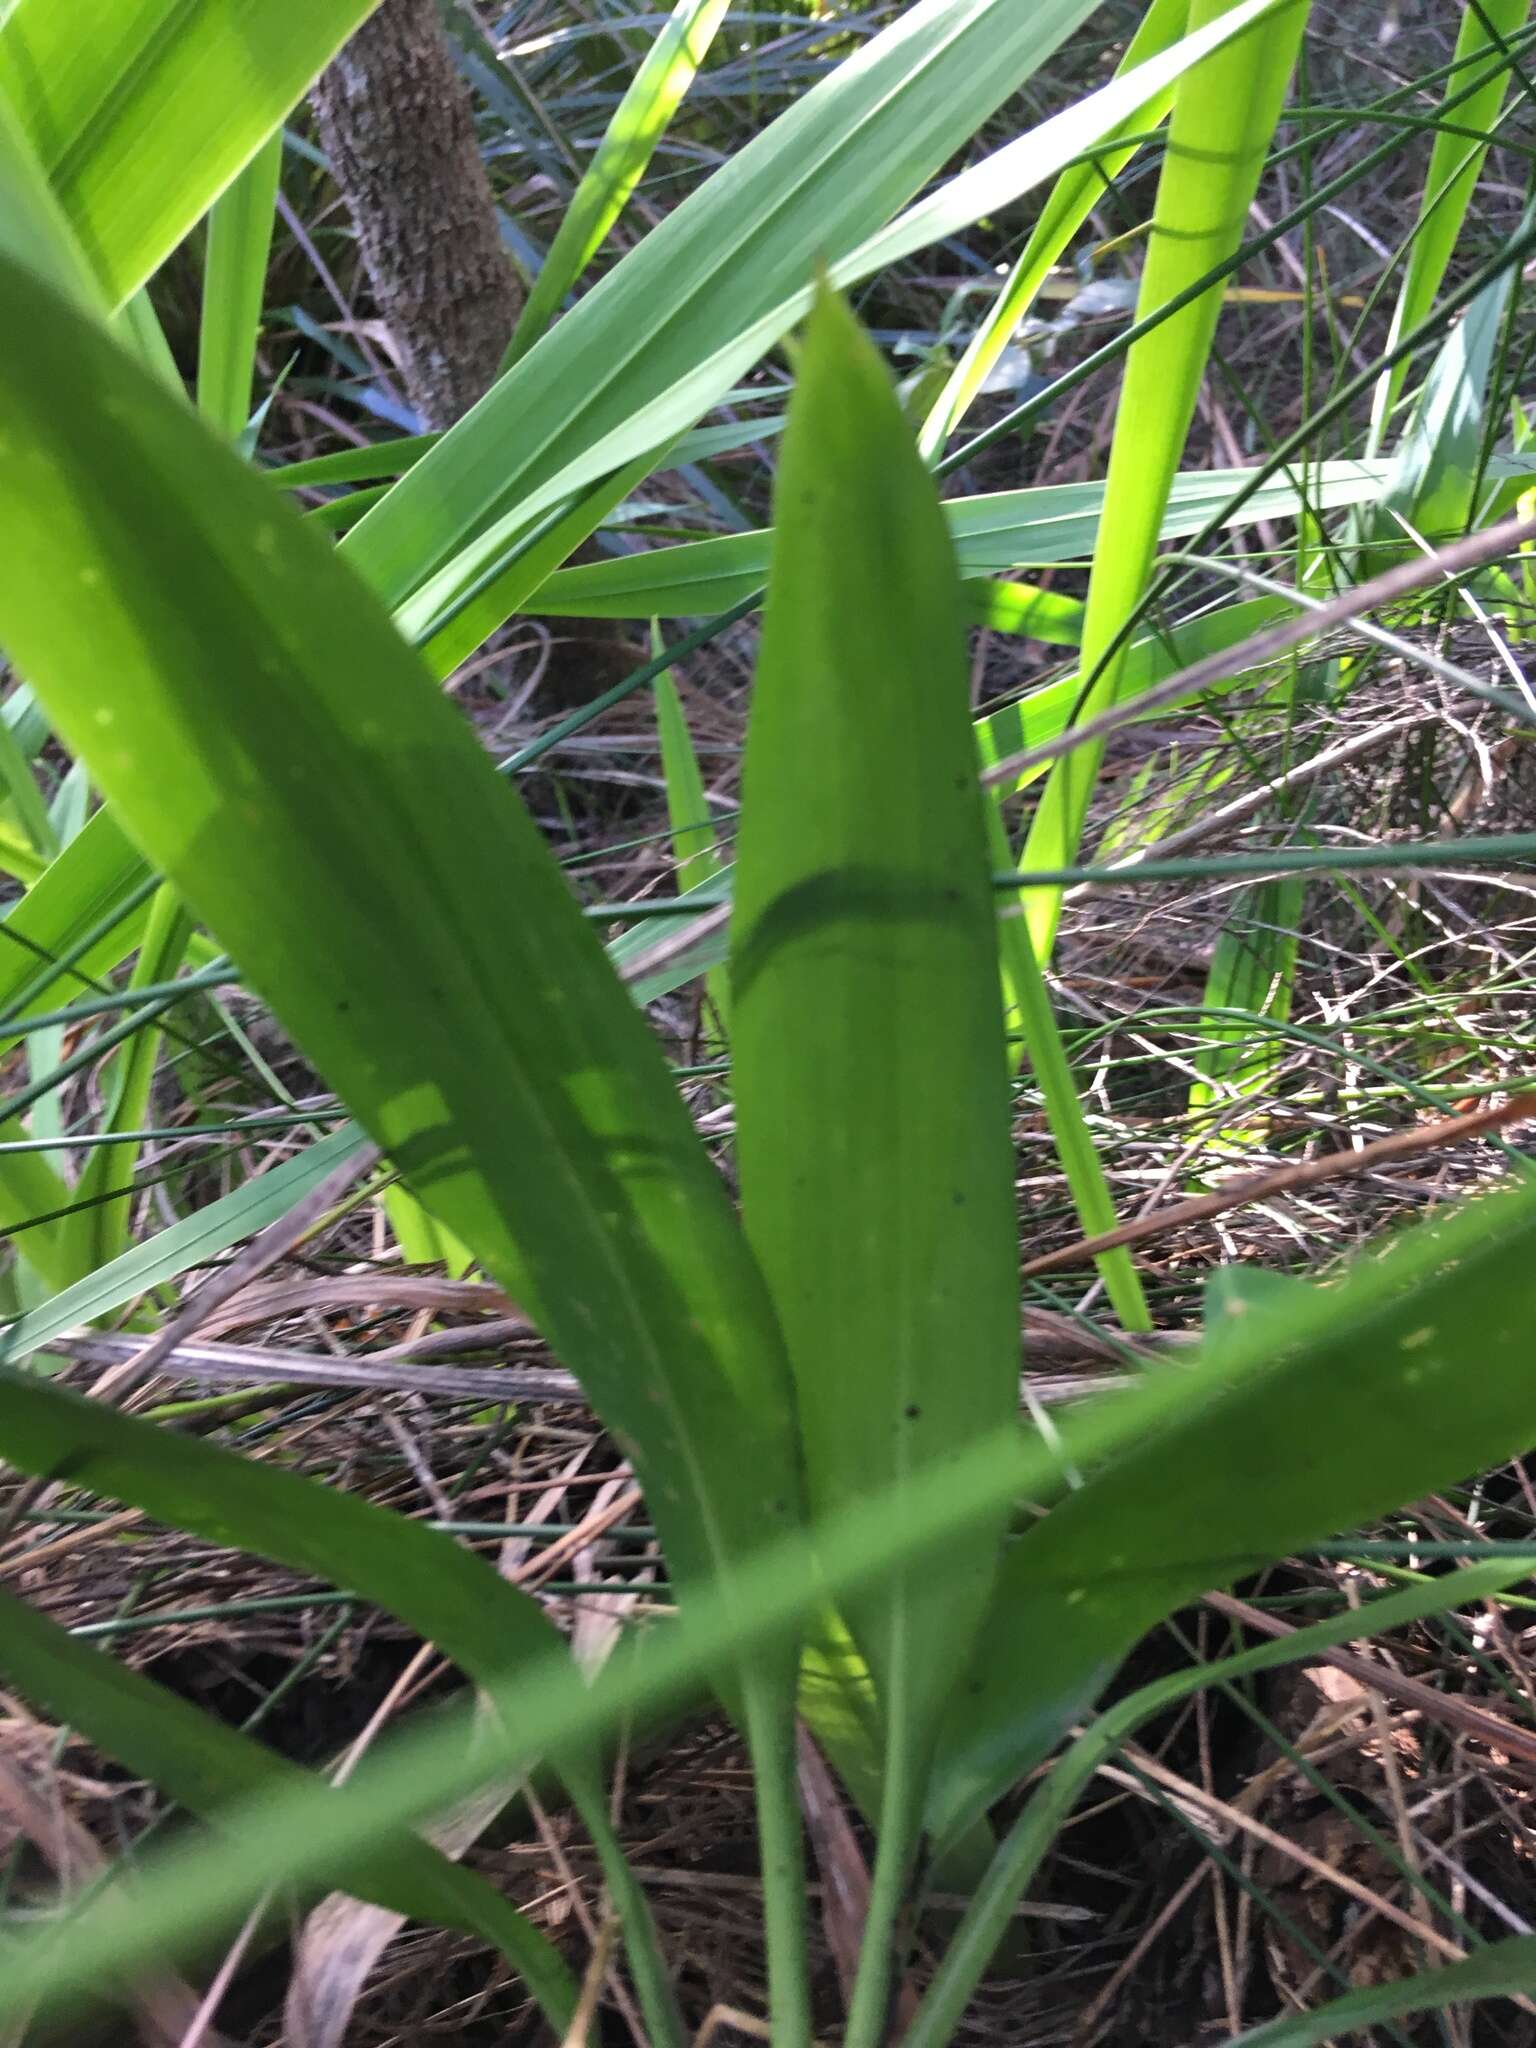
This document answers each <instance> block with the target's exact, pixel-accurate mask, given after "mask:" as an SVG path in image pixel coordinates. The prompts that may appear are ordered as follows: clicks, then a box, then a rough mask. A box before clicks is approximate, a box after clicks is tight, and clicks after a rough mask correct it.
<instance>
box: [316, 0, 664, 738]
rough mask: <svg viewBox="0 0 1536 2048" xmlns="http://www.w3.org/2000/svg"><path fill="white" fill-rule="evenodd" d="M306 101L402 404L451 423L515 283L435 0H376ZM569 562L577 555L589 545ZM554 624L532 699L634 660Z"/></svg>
mask: <svg viewBox="0 0 1536 2048" xmlns="http://www.w3.org/2000/svg"><path fill="white" fill-rule="evenodd" d="M310 104H311V105H312V106H313V108H314V111H315V121H316V125H317V127H318V129H319V133H320V141H321V145H322V147H323V148H324V150H325V153H326V155H327V157H328V158H329V159H330V164H331V171H332V175H333V176H334V177H335V180H336V183H337V186H338V187H339V189H340V191H341V194H342V197H343V198H344V199H345V200H346V202H347V207H348V210H349V211H350V213H351V215H352V220H353V224H354V225H355V227H356V229H357V238H358V246H359V248H360V250H361V253H362V258H363V264H364V267H365V269H366V270H367V273H368V280H369V283H370V284H371V285H372V287H373V296H374V299H375V301H376V303H377V306H378V310H379V312H380V314H381V315H382V316H383V318H384V319H385V321H386V322H387V323H388V325H389V330H390V332H391V334H392V335H393V336H394V339H395V346H396V348H397V349H398V351H399V353H400V357H401V362H402V366H403V369H404V373H405V381H406V388H407V390H408V392H409V394H410V399H411V404H412V405H413V406H414V408H415V409H416V411H417V412H418V413H419V414H420V416H421V421H422V424H423V426H426V427H429V428H443V427H451V426H452V425H453V424H454V422H455V421H456V420H458V419H461V418H462V417H463V415H464V414H465V413H466V412H468V411H469V409H470V407H471V406H472V405H474V404H475V403H476V402H477V401H478V400H479V399H481V398H483V397H484V395H485V393H486V392H487V391H488V390H489V389H490V387H491V385H492V384H493V383H494V382H495V380H496V373H497V371H498V370H499V369H500V367H501V358H502V355H503V353H504V352H505V350H506V346H507V343H508V341H509V340H510V339H511V335H512V329H513V326H514V324H515V322H516V319H517V315H518V312H519V310H520V308H521V304H522V286H521V283H520V281H519V279H518V276H517V273H516V272H515V271H514V270H513V268H512V264H511V261H510V260H509V258H508V256H507V254H506V251H505V250H504V249H503V248H502V244H501V232H500V228H499V226H498V224H497V219H496V202H495V197H494V195H493V193H492V191H491V183H490V179H489V178H488V177H487V176H486V172H485V165H484V163H483V162H482V160H481V156H480V150H479V146H478V144H477V142H476V139H475V124H474V113H473V107H472V104H471V101H470V96H469V92H468V89H467V87H466V86H465V84H464V82H463V80H462V79H461V78H460V76H459V74H458V72H457V71H456V70H455V68H454V64H453V59H452V56H451V55H450V54H449V50H448V46H447V44H446V42H445V40H444V37H443V30H442V27H441V25H440V23H439V21H438V17H437V7H436V4H435V0H384V4H383V6H381V7H380V8H379V9H378V10H377V12H376V13H374V14H372V15H371V16H370V17H369V19H368V20H367V21H366V22H364V24H363V26H362V27H361V28H360V29H359V30H358V31H357V33H356V34H355V35H354V36H353V37H352V40H351V41H350V42H349V43H348V44H347V45H346V47H345V48H344V49H343V50H342V52H341V54H340V55H339V56H338V57H337V58H336V59H335V61H334V62H333V63H332V64H331V66H330V68H329V70H327V71H325V72H323V73H322V74H321V76H320V78H319V79H318V80H317V81H316V83H315V84H314V86H313V87H312V88H311V91H310ZM574 559H576V560H578V561H580V560H583V559H591V551H590V543H589V544H588V546H587V547H583V548H580V549H578V550H577V552H576V556H575V558H574ZM556 630H557V635H558V637H557V638H556V639H555V640H554V641H553V642H552V644H551V646H550V650H549V657H548V661H547V663H546V666H545V670H544V681H543V684H542V685H541V695H542V696H543V698H544V701H545V703H546V704H550V705H554V706H558V707H560V708H562V709H565V708H568V707H570V706H572V705H576V704H583V703H586V702H587V701H588V700H589V699H590V698H592V697H595V696H597V695H598V694H599V692H601V691H603V690H606V689H608V688H609V687H610V686H611V685H612V684H614V683H616V682H617V681H619V679H620V678H621V677H622V676H624V675H626V674H627V673H628V672H629V671H630V670H631V669H632V668H633V667H635V665H636V664H637V662H639V661H642V660H643V659H644V658H645V657H644V650H643V649H642V648H640V647H638V646H637V645H636V644H635V643H634V642H632V641H631V639H630V637H629V635H628V633H627V631H626V630H625V628H624V627H623V625H622V624H620V623H618V622H615V621H611V620H607V619H592V620H579V621H575V620H573V621H572V622H571V623H570V625H569V626H568V627H566V628H565V629H564V630H563V631H561V630H560V629H559V627H558V626H557V629H556Z"/></svg>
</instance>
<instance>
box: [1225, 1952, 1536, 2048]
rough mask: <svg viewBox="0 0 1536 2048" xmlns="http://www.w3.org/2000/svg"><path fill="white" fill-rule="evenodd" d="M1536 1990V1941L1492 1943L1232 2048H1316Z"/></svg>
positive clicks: (1291, 2018)
mask: <svg viewBox="0 0 1536 2048" xmlns="http://www.w3.org/2000/svg"><path fill="white" fill-rule="evenodd" d="M1533 1986H1536V1935H1532V1934H1517V1935H1515V1936H1513V1937H1512V1938H1511V1939H1510V1940H1508V1941H1495V1942H1491V1943H1490V1944H1489V1946H1488V1947H1487V1948H1485V1949H1482V1950H1480V1951H1479V1953H1478V1954H1476V1955H1473V1956H1468V1957H1467V1960H1466V1961H1465V1962H1464V1963H1447V1964H1446V1966H1445V1967H1444V1968H1443V1969H1440V1970H1420V1971H1418V1972H1416V1973H1415V1974H1414V1975H1413V1976H1411V1977H1403V1978H1400V1979H1399V1980H1398V1981H1397V1982H1395V1983H1391V1984H1373V1985H1371V1986H1369V1987H1368V1988H1367V1989H1365V1990H1361V1991H1346V1992H1345V1993H1344V1995H1343V1997H1342V1998H1332V1999H1329V2000H1328V2001H1327V2003H1326V2004H1323V2005H1320V2006H1316V2007H1314V2008H1313V2010H1312V2011H1311V2012H1297V2013H1288V2014H1287V2015H1286V2016H1285V2017H1284V2018H1282V2019H1278V2020H1270V2021H1269V2022H1268V2024H1267V2025H1265V2026H1262V2027H1251V2028H1250V2029H1249V2030H1248V2032H1247V2033H1245V2034H1235V2035H1234V2036H1233V2037H1232V2048H1316V2044H1318V2043H1320V2042H1324V2041H1334V2040H1339V2039H1342V2038H1344V2037H1346V2036H1348V2035H1350V2034H1357V2033H1358V2034H1362V2035H1363V2034H1365V2032H1366V2030H1367V2029H1369V2028H1371V2027H1376V2026H1381V2025H1384V2024H1385V2023H1386V2022H1388V2021H1391V2020H1395V2019H1405V2018H1406V2017H1407V2016H1408V2015H1409V2014H1410V2013H1416V2012H1443V2011H1444V2010H1445V2008H1446V2007H1447V2006H1450V2005H1463V2004H1470V2003H1473V2002H1475V2001H1476V2000H1478V1999H1483V1998H1513V1997H1515V1996H1516V1995H1517V1994H1519V1993H1521V1992H1529V1991H1530V1990H1531V1989H1532V1987H1533Z"/></svg>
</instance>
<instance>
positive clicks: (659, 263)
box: [34, 0, 1094, 606]
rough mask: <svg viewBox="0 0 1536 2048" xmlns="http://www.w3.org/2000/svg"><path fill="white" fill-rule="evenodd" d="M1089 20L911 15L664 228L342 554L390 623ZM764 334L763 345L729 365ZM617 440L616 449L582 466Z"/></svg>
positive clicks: (1049, 9) (1048, 7)
mask: <svg viewBox="0 0 1536 2048" xmlns="http://www.w3.org/2000/svg"><path fill="white" fill-rule="evenodd" d="M34 4H35V0H34ZM1093 4H1094V0H1042V4H1041V5H1039V6H1037V7H1035V8H1032V9H1031V10H1030V20H1029V21H1028V22H1027V23H1026V22H1023V21H1011V20H1010V15H1011V14H1012V13H1013V12H1015V10H1014V8H1013V4H1012V0H919V4H918V5H917V6H915V7H913V8H911V9H910V10H909V11H908V12H907V13H906V14H904V15H903V16H902V17H901V19H900V20H898V21H897V22H895V23H894V24H893V25H892V26H891V27H889V28H887V29H886V30H884V31H883V32H882V33H881V34H880V35H877V36H875V37H873V38H872V39H871V40H870V41H869V42H868V43H866V44H865V45H864V46H863V47H862V48H861V49H860V50H859V51H858V52H857V53H856V55H854V56H853V57H850V58H849V59H848V60H847V61H846V62H845V63H843V64H841V65H839V66H838V67H837V69H836V70H835V71H834V72H833V73H832V74H831V76H830V77H828V78H826V79H823V80H822V81H821V82H820V83H819V84H817V85H816V86H815V87H813V88H812V90H811V91H810V92H809V93H807V94H806V95H805V97H804V99H802V100H800V101H798V102H797V103H796V104H795V105H794V106H792V107H791V108H789V110H788V111H787V112H786V113H785V114H783V115H781V116H780V118H779V119H778V120H777V121H775V122H774V123H773V124H772V126H771V127H769V128H768V129H766V130H765V131H764V132H763V133H762V134H760V135H758V136H756V137H755V138H754V139H753V140H752V141H751V142H749V143H748V144H747V146H746V147H745V148H744V149H742V150H739V151H738V152H737V153H736V154H735V155H734V156H733V157H732V159H731V161H730V163H729V164H727V165H726V166H725V168H724V169H723V170H721V171H719V172H717V173H716V175H715V176H714V177H713V178H711V179H710V180H709V182H708V183H707V184H706V185H705V186H704V187H703V188H702V189H701V190H700V191H698V192H697V193H694V194H692V195H690V196H689V198H687V199H685V200H684V201H683V203H682V204H681V205H680V206H678V207H676V208H675V209H674V210H673V211H671V212H670V213H668V215H667V216H666V218H665V219H664V220H663V221H661V222H660V223H659V224H658V225H657V226H656V227H655V228H653V229H652V231H651V233H650V234H649V235H647V236H646V237H645V239H644V241H642V242H641V243H640V244H639V246H638V247H637V248H635V249H634V250H632V251H631V252H630V254H629V255H628V256H626V258H625V259H624V261H623V262H622V263H620V264H618V265H616V266H615V268H614V269H613V270H612V271H610V272H609V274H608V275H607V276H606V277H605V278H603V279H602V280H601V281H600V282H599V283H598V284H597V285H596V286H595V287H594V288H593V290H592V291H590V292H588V293H587V295H586V296H585V297H584V298H583V299H582V300H581V301H580V302H579V304H577V305H576V306H574V307H573V308H572V309H571V311H570V313H569V314H568V315H567V316H566V317H565V318H564V319H563V320H562V321H561V322H560V323H559V326H558V328H557V329H556V330H554V331H552V332H551V333H550V334H548V335H547V336H545V338H544V339H543V340H542V341H541V342H540V343H539V344H538V345H537V346H536V347H535V348H533V349H532V350H530V352H529V353H528V355H527V356H525V357H524V358H523V360H522V361H521V362H520V363H518V364H517V365H516V366H515V367H514V368H513V369H512V370H511V371H510V372H509V373H508V374H507V375H506V376H505V377H503V378H501V379H500V381H499V382H498V383H497V384H496V385H495V386H494V388H493V389H492V391H491V392H490V393H489V394H488V396H487V397H486V398H485V400H484V401H483V402H482V403H481V404H480V405H478V406H477V407H476V408H475V410H474V413H473V414H472V415H471V419H470V421H465V422H461V423H460V425H459V427H458V428H456V429H455V430H454V432H452V433H450V434H447V435H445V436H444V438H443V440H442V441H441V442H440V443H439V445H438V446H437V447H436V448H435V449H434V450H433V451H432V452H431V454H430V455H428V456H427V457H426V459H425V460H424V461H423V462H422V463H419V464H418V465H417V467H416V468H415V469H414V470H413V471H412V472H411V474H410V475H409V476H408V477H406V478H405V479H404V480H403V481H402V482H401V484H400V485H399V486H398V487H397V488H396V489H395V490H394V491H392V492H391V493H390V495H389V497H388V498H387V499H386V500H385V501H384V502H383V504H381V505H379V506H377V507H376V508H375V509H374V510H373V511H372V512H371V513H370V514H369V515H368V517H367V518H366V519H365V520H364V521H363V522H362V524H361V525H360V526H359V527H357V528H356V529H355V530H354V532H353V533H352V534H351V535H350V536H349V537H348V540H347V543H346V551H347V553H348V554H349V555H350V556H351V558H352V560H353V561H354V562H355V563H356V564H357V566H358V568H359V570H360V572H361V573H362V574H363V575H364V576H365V577H366V578H367V580H368V581H369V582H370V583H371V584H372V585H373V587H374V588H375V589H376V590H378V592H379V593H380V595H381V596H382V597H383V598H384V600H385V602H386V603H388V604H390V605H392V606H398V605H399V604H400V603H402V601H403V600H404V599H405V598H406V597H408V596H409V595H410V594H411V593H412V592H413V591H414V590H416V589H417V588H418V587H419V585H420V584H421V583H422V581H423V579H424V578H425V577H426V576H427V575H428V574H429V572H431V571H433V570H435V569H438V568H440V567H441V566H442V565H443V564H445V563H446V562H448V561H449V560H450V559H451V558H452V557H453V556H454V554H455V553H456V552H457V551H458V550H459V549H460V548H462V547H463V545H464V543H465V542H467V541H469V540H470V539H472V537H473V536H475V535H476V534H479V533H483V532H484V531H485V529H486V528H487V527H489V526H490V525H491V524H492V522H493V521H495V520H497V519H499V518H501V517H503V516H505V515H507V514H509V513H510V514H513V515H514V516H517V515H519V514H521V516H524V517H529V516H534V512H533V507H532V505H531V500H532V499H533V494H534V492H535V490H536V489H537V488H538V487H539V486H540V485H545V484H548V485H551V486H553V487H554V488H555V491H556V495H558V496H561V497H564V496H569V495H570V494H571V493H572V492H573V491H575V490H577V489H579V488H581V486H582V485H583V484H584V483H589V482H592V481H595V480H596V478H597V477H598V476H599V475H602V474H603V473H605V472H606V471H609V470H613V469H617V468H619V467H621V466H622V465H623V463H624V462H625V461H626V460H629V459H633V458H634V457H635V456H638V455H640V454H642V453H643V452H644V451H645V449H646V448H647V447H654V446H656V445H658V444H659V443H661V442H663V441H665V440H667V439H670V438H671V437H672V436H673V435H674V434H675V433H676V432H678V431H679V430H681V429H683V428H685V427H688V426H691V425H692V424H693V421H694V420H695V419H697V418H698V417H699V416H700V415H701V414H702V413H703V412H704V411H706V410H707V408H708V407H709V405H710V404H712V403H713V402H714V401H715V400H716V399H717V398H719V397H720V396H721V395H722V394H723V393H724V391H725V390H727V389H728V388H729V387H730V385H731V384H732V383H734V382H735V380H736V377H737V376H738V374H739V373H740V372H741V371H742V370H744V369H746V368H747V367H748V366H749V365H750V364H751V363H752V362H753V361H755V360H756V358H757V356H758V355H760V354H761V353H762V352H763V351H764V350H765V349H766V348H768V347H769V346H771V344H772V342H773V341H774V340H775V339H777V337H778V336H779V335H781V334H783V333H784V332H785V331H787V329H788V328H789V327H791V326H792V325H793V323H794V321H795V319H796V318H797V317H798V315H799V313H800V311H801V310H802V308H803V299H797V297H796V295H797V294H802V293H803V290H804V288H805V286H806V285H807V283H808V280H809V278H810V276H811V273H812V270H813V267H814V265H815V264H816V263H817V262H818V261H823V262H832V261H835V260H836V259H837V258H838V257H840V256H843V255H845V254H846V253H847V252H848V251H849V250H850V249H853V248H855V247H856V246H857V245H858V244H859V243H861V242H862V241H863V240H864V239H865V238H866V237H867V236H869V235H871V234H873V233H874V232H875V231H876V230H877V229H879V228H880V227H882V226H883V225H884V224H885V222H886V221H887V220H889V218H890V217H891V215H892V214H893V213H894V212H895V211H896V210H897V209H898V208H899V207H900V206H902V205H903V204H904V203H905V202H906V201H907V200H908V199H909V198H910V197H911V196H912V194H913V193H914V192H916V191H917V190H919V188H920V187H921V186H922V184H923V182H924V180H925V179H926V178H928V177H929V176H931V175H932V174H933V172H934V171H936V170H937V169H938V168H939V166H940V165H941V164H942V163H943V162H944V161H945V159H946V158H947V157H948V156H950V155H951V154H952V153H953V152H954V151H955V150H956V149H958V148H959V147H961V146H962V145H963V144H964V143H965V142H966V141H967V140H968V139H969V138H970V136H971V135H972V134H973V133H974V131H975V129H976V128H977V127H978V126H979V124H980V123H981V122H982V121H984V120H985V119H986V118H987V116H988V115H989V114H990V113H991V112H992V111H993V109H994V108H995V107H997V106H998V105H999V104H1000V103H1001V102H1002V100H1003V99H1004V98H1006V96H1007V95H1008V93H1009V92H1011V91H1013V90H1014V89H1015V88H1016V87H1017V86H1018V85H1019V84H1020V83H1021V82H1022V80H1023V79H1024V78H1025V77H1027V76H1028V75H1029V73H1030V72H1031V71H1033V70H1034V69H1035V67H1036V66H1037V65H1038V64H1039V63H1041V62H1043V61H1044V59H1045V58H1046V57H1047V56H1048V55H1049V54H1050V52H1051V51H1052V50H1053V49H1055V48H1056V47H1057V46H1058V45H1059V44H1060V43H1061V41H1062V39H1063V38H1064V37H1065V36H1066V35H1068V34H1069V33H1070V32H1071V30H1072V29H1073V28H1075V27H1076V26H1077V24H1078V23H1079V22H1080V21H1082V20H1083V19H1084V18H1085V17H1086V16H1087V15H1088V14H1089V13H1090V12H1091V11H1092V7H1093ZM768 315H773V316H775V327H774V329H773V331H772V332H770V333H768V334H766V335H765V336H764V337H763V338H762V339H761V341H757V340H755V339H754V340H753V341H752V342H751V344H750V346H749V350H748V352H746V353H739V352H738V351H737V350H736V349H734V348H733V346H732V345H733V344H735V343H738V342H739V341H740V339H741V337H742V336H743V335H746V334H749V333H750V332H751V330H752V329H753V328H754V326H755V324H756V323H758V322H759V321H761V320H762V319H763V318H764V317H765V316H768ZM727 356H729V358H730V360H729V361H727V360H725V358H726V357H727ZM708 365H715V366H717V367H716V368H715V369H714V374H713V375H712V376H711V377H710V379H709V382H708V384H707V386H705V387H702V388H701V389H700V391H699V394H698V396H697V398H693V399H690V400H689V401H688V407H687V411H686V412H685V413H684V414H683V415H682V416H680V417H678V418H676V419H675V420H672V419H667V420H665V421H663V422H662V423H661V424H659V425H658V426H657V427H656V428H655V430H654V431H652V430H651V427H650V425H649V423H648V422H647V421H646V415H647V414H648V413H650V412H651V410H652V409H653V408H654V407H655V405H656V402H657V401H658V400H660V399H662V398H664V397H665V395H666V394H667V393H669V392H671V391H673V390H674V389H675V388H676V387H677V386H679V385H680V384H682V383H684V382H685V381H686V380H687V379H689V378H690V377H693V376H695V375H696V374H697V373H698V372H699V370H700V368H701V366H708ZM631 423H639V431H640V437H639V438H638V439H637V440H636V441H635V442H634V445H633V446H631V447H628V448H626V449H625V450H624V451H622V452H618V453H607V452H600V451H605V450H606V446H607V444H608V443H609V442H610V440H611V438H612V436H613V435H614V434H615V433H616V432H618V431H620V430H622V429H624V428H626V427H629V426H630V425H631ZM466 428H468V431H465V429H466ZM578 458H581V459H582V467H581V469H580V470H577V469H576V464H577V461H578Z"/></svg>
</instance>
